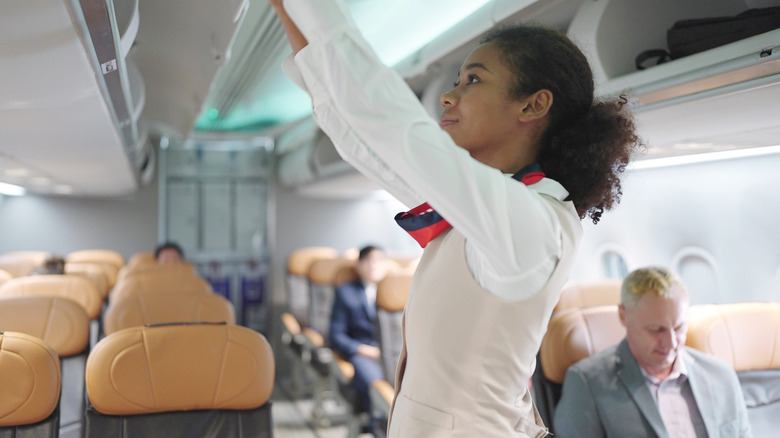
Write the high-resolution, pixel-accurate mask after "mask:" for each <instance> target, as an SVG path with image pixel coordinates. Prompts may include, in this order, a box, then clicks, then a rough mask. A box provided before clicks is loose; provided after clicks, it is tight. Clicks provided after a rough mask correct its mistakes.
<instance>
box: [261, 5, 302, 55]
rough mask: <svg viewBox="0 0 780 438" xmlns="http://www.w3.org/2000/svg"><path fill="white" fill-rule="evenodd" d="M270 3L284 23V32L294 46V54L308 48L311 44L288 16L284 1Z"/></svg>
mask: <svg viewBox="0 0 780 438" xmlns="http://www.w3.org/2000/svg"><path fill="white" fill-rule="evenodd" d="M268 3H270V4H271V7H273V8H274V10H275V11H276V15H277V16H278V17H279V20H280V21H281V22H282V26H284V31H285V33H287V39H288V40H289V41H290V45H291V46H292V49H293V53H298V51H299V50H301V49H302V48H304V47H306V45H307V44H309V42H308V41H306V37H304V36H303V34H302V33H301V31H300V29H298V26H296V25H295V23H294V22H293V21H292V19H291V18H290V16H289V15H287V11H285V10H284V4H283V0H268Z"/></svg>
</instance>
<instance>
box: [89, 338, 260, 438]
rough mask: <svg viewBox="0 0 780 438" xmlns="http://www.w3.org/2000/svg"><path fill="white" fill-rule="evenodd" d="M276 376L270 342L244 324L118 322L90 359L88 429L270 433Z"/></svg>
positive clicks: (194, 436)
mask: <svg viewBox="0 0 780 438" xmlns="http://www.w3.org/2000/svg"><path fill="white" fill-rule="evenodd" d="M273 382H274V356H273V352H272V351H271V346H270V345H269V344H268V342H267V341H266V339H265V337H263V335H261V334H260V333H257V332H255V331H253V330H250V329H248V328H246V327H240V326H235V325H225V324H176V325H163V326H152V327H133V328H128V329H125V330H120V331H118V332H115V333H113V334H112V335H109V336H106V337H105V338H103V339H102V340H101V341H100V342H98V344H97V345H96V346H95V348H94V349H93V350H92V352H91V353H90V355H89V358H88V359H87V370H86V385H87V393H88V395H89V400H90V403H91V406H90V407H89V409H88V410H87V419H86V434H85V437H87V438H96V437H100V438H103V437H110V436H116V435H112V433H115V432H113V431H117V430H123V431H125V433H126V434H127V436H165V437H168V438H185V437H186V438H199V437H204V438H205V437H213V436H220V437H227V436H230V437H236V438H242V437H250V436H251V437H258V436H259V437H270V436H272V425H271V410H270V397H271V391H272V389H273Z"/></svg>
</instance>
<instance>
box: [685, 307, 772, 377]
mask: <svg viewBox="0 0 780 438" xmlns="http://www.w3.org/2000/svg"><path fill="white" fill-rule="evenodd" d="M686 344H687V345H688V346H690V347H693V348H695V349H697V350H701V351H704V352H706V353H710V354H714V355H715V356H718V357H720V358H721V359H723V360H725V361H726V362H728V363H729V364H730V365H731V366H732V367H734V369H735V370H736V371H751V370H771V369H780V303H735V304H716V305H703V306H694V307H692V308H691V310H690V312H689V316H688V339H687V341H686Z"/></svg>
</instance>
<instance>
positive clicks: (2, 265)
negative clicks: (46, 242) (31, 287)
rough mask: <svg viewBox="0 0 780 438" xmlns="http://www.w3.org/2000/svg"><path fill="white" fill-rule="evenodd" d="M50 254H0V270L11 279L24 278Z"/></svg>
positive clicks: (25, 252)
mask: <svg viewBox="0 0 780 438" xmlns="http://www.w3.org/2000/svg"><path fill="white" fill-rule="evenodd" d="M50 255H51V254H49V253H48V252H43V251H16V252H7V253H4V254H0V269H2V270H4V271H6V272H8V273H9V274H11V276H12V277H25V276H27V275H30V273H31V272H32V271H33V270H34V269H35V268H36V267H38V266H40V265H41V263H43V261H44V260H46V259H47V258H48V257H49V256H50Z"/></svg>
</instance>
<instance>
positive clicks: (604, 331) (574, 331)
mask: <svg viewBox="0 0 780 438" xmlns="http://www.w3.org/2000/svg"><path fill="white" fill-rule="evenodd" d="M625 336H626V329H625V327H623V325H622V324H621V323H620V316H619V315H618V306H615V305H612V306H596V307H587V308H577V307H575V308H572V309H568V310H564V311H561V312H556V313H555V314H554V315H553V316H552V318H551V319H550V324H549V326H548V328H547V333H546V334H545V336H544V338H543V339H542V345H541V348H540V350H539V358H540V362H541V370H542V374H543V379H542V380H541V382H540V383H539V384H536V382H535V388H534V390H535V391H536V393H537V394H540V393H541V394H543V395H544V396H545V400H547V405H545V406H544V408H545V410H546V412H545V413H546V415H547V416H548V418H544V422H545V425H546V426H547V427H548V428H549V429H550V431H551V432H552V433H555V431H554V427H553V424H552V419H553V418H554V417H555V406H556V405H557V404H558V400H560V398H561V390H562V386H563V378H564V376H565V375H566V370H568V369H569V367H570V366H572V365H574V364H575V363H577V362H579V361H580V360H582V359H584V358H586V357H589V356H592V355H594V354H596V353H598V352H600V351H602V350H604V349H606V348H607V347H610V346H612V345H615V344H617V343H618V342H620V341H621V340H622V339H623V338H624V337H625ZM537 404H538V401H537ZM539 408H540V409H539V410H540V412H541V406H539Z"/></svg>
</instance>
